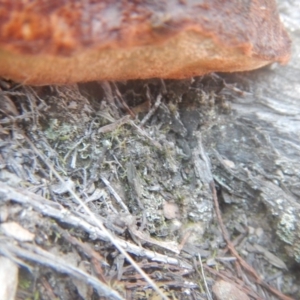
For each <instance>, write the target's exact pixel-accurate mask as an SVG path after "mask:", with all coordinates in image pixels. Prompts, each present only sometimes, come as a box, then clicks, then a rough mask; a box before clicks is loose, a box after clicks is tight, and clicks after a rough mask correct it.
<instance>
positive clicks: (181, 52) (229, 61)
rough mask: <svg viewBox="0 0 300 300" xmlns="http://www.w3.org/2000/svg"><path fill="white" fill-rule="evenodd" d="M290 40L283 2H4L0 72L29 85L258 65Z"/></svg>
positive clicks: (280, 57) (286, 48)
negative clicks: (281, 8) (280, 9)
mask: <svg viewBox="0 0 300 300" xmlns="http://www.w3.org/2000/svg"><path fill="white" fill-rule="evenodd" d="M290 44H291V43H290V39H289V37H288V35H287V33H286V31H285V29H284V27H283V25H282V24H281V22H280V20H279V16H278V12H277V8H276V3H275V0H231V1H223V0H163V1H161V0H135V1H131V0H124V1H120V0H52V1H44V0H22V1H11V0H2V1H0V76H2V77H5V78H8V79H12V80H15V81H19V82H22V83H25V84H34V85H44V84H56V83H57V84H64V83H74V82H83V81H91V80H127V79H145V78H153V77H160V78H185V77H190V76H196V75H203V74H205V73H209V72H215V71H219V72H234V71H243V70H251V69H256V68H259V67H262V66H264V65H267V64H269V63H271V62H275V61H277V62H280V63H285V62H287V60H288V58H289V55H290Z"/></svg>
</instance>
